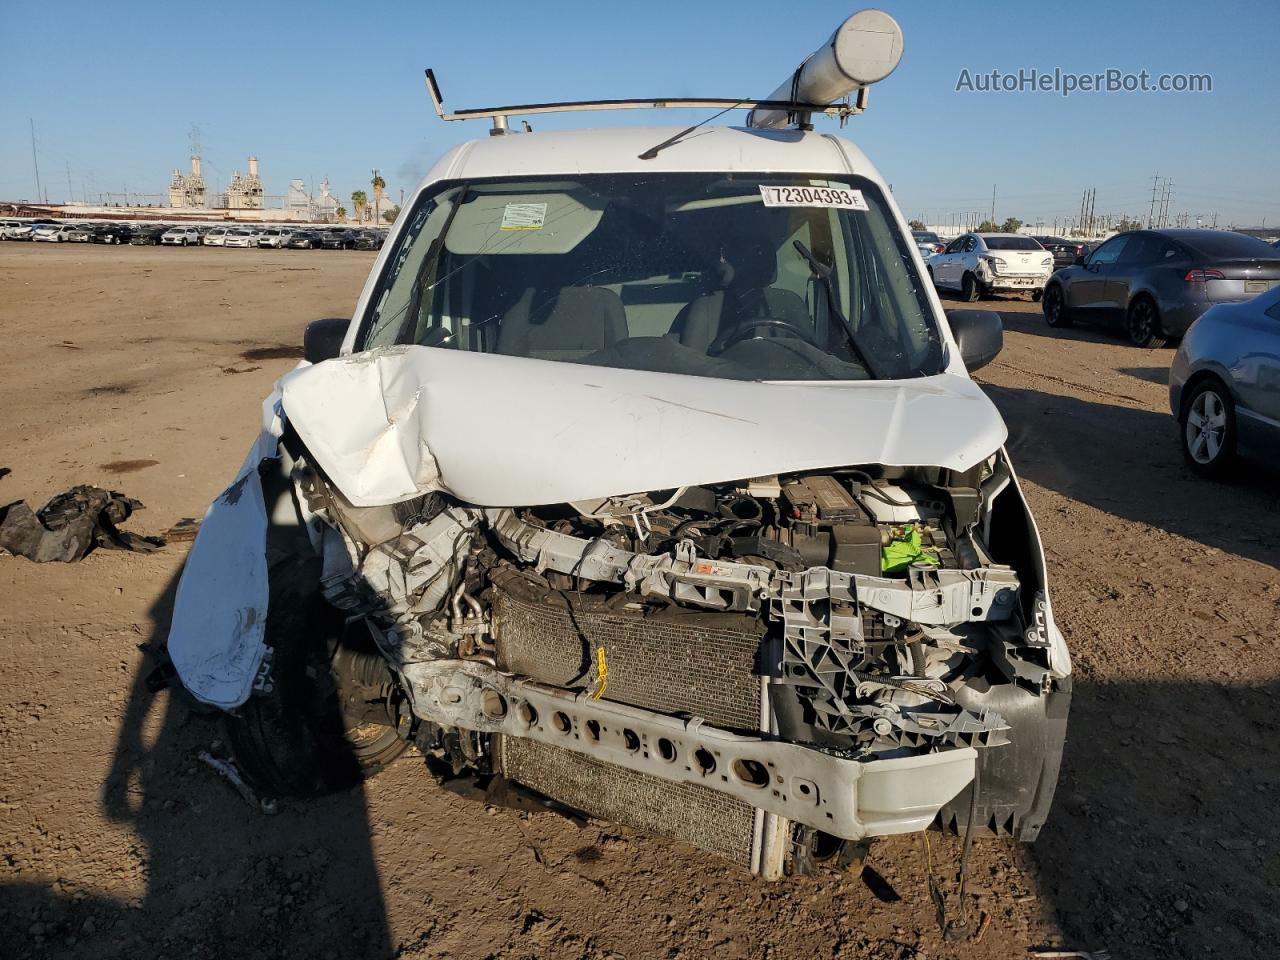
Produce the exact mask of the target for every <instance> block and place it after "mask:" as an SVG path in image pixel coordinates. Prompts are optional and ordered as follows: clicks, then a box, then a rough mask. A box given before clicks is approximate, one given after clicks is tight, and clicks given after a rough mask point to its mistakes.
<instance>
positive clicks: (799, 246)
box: [791, 240, 884, 380]
mask: <svg viewBox="0 0 1280 960" xmlns="http://www.w3.org/2000/svg"><path fill="white" fill-rule="evenodd" d="M791 243H792V246H794V247H795V248H796V252H797V253H799V254H800V256H802V257H804V258H805V260H806V261H808V263H809V269H810V270H812V271H813V275H814V276H815V277H817V278H818V280H820V281H821V282H822V287H823V289H824V290H826V291H827V309H828V310H829V311H831V313H832V315H833V316H834V317H835V318H836V319H837V320H839V321H840V326H841V327H842V328H843V329H844V335H845V337H846V338H847V339H848V341H849V346H850V348H851V349H852V350H853V352H854V354H855V355H856V356H857V358H858V360H859V361H861V363H862V365H863V366H864V367H866V368H867V372H868V373H870V374H871V376H872V377H874V378H875V379H876V380H883V379H884V378H883V377H882V376H881V375H880V371H878V370H877V369H876V368H875V365H874V364H872V362H871V358H870V357H868V356H867V354H866V353H865V352H864V351H863V349H862V347H860V346H858V335H857V334H856V333H854V332H853V325H852V324H851V323H849V318H848V317H846V316H845V315H844V311H843V310H841V309H840V307H839V305H838V304H837V303H836V290H835V285H834V284H832V282H831V268H830V267H829V266H827V265H826V264H825V263H823V262H822V261H821V260H819V259H818V258H817V257H815V256H814V255H813V252H812V251H811V250H810V249H809V248H808V247H806V246H805V245H804V244H803V243H801V242H800V241H799V240H793V241H791Z"/></svg>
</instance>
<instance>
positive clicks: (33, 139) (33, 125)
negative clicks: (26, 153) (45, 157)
mask: <svg viewBox="0 0 1280 960" xmlns="http://www.w3.org/2000/svg"><path fill="white" fill-rule="evenodd" d="M27 122H28V123H30V124H31V164H32V166H34V167H35V168H36V203H39V202H40V194H41V190H40V158H39V157H38V156H36V122H35V120H33V119H32V118H31V117H27Z"/></svg>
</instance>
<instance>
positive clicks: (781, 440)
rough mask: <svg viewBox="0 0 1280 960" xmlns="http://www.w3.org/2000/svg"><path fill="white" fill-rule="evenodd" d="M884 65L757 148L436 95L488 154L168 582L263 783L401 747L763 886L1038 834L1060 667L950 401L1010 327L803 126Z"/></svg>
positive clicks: (1010, 529) (182, 650) (870, 64)
mask: <svg viewBox="0 0 1280 960" xmlns="http://www.w3.org/2000/svg"><path fill="white" fill-rule="evenodd" d="M895 36H896V41H895V40H894V39H893V38H894V37H895ZM886 38H888V39H886ZM886 43H888V44H889V46H888V47H886V46H885V44H886ZM895 43H896V47H895V46H894V44H895ZM900 53H901V34H900V33H899V32H898V28H897V24H896V23H894V22H893V20H892V19H891V18H889V17H888V16H887V15H886V14H882V13H879V12H878V11H868V12H864V13H862V14H857V15H855V16H854V17H853V18H851V19H850V20H849V21H848V22H846V24H845V25H843V26H842V27H841V28H840V30H838V31H837V32H836V34H835V35H834V36H833V37H832V39H831V41H830V42H829V43H828V44H827V45H825V46H824V47H823V48H821V49H820V50H819V52H818V53H816V54H815V55H814V57H813V58H810V60H809V61H807V62H806V66H805V68H804V69H803V70H801V71H800V73H799V75H798V77H797V78H796V80H795V83H794V84H793V83H792V80H791V79H788V81H787V83H786V84H784V85H783V87H782V88H780V92H779V93H775V94H774V99H773V100H770V101H762V102H758V103H756V104H754V105H748V106H754V110H753V112H752V114H751V115H750V117H749V118H748V124H747V126H745V127H710V126H703V127H700V128H698V129H690V128H681V127H633V128H616V127H610V128H607V129H588V130H570V131H553V132H545V133H544V132H537V133H515V132H511V131H510V129H509V126H508V122H509V120H508V118H509V115H518V114H523V113H529V112H535V113H536V112H549V111H551V110H566V109H575V108H577V107H579V106H580V105H563V104H561V105H548V106H547V107H545V108H530V107H527V106H526V107H520V108H495V109H493V110H488V111H468V112H466V113H465V114H454V115H446V114H444V111H443V105H442V104H441V103H440V102H439V94H438V90H437V89H436V88H435V87H434V80H433V79H432V81H431V88H432V92H433V97H434V99H436V106H437V111H438V112H439V113H440V115H441V116H442V117H445V116H448V117H449V118H462V117H467V118H471V117H475V116H477V115H479V116H483V117H492V118H493V121H494V132H495V134H497V135H493V136H487V137H482V138H480V139H477V140H474V141H471V142H468V143H465V144H462V145H461V146H458V147H456V148H454V149H453V150H451V151H450V152H449V153H447V154H446V155H445V156H444V157H442V158H441V159H440V161H439V162H438V163H437V164H436V166H435V167H434V168H433V169H432V171H431V172H430V173H429V174H428V175H427V177H426V179H425V180H424V181H423V183H422V184H421V185H420V186H419V188H418V189H417V191H416V192H415V194H414V196H413V197H412V198H411V200H410V202H409V203H408V204H407V205H406V208H405V211H404V212H403V213H402V214H401V215H400V216H399V218H398V219H397V221H396V224H395V226H394V227H393V228H392V233H391V236H390V238H389V240H388V242H387V244H386V245H385V247H384V248H383V249H382V252H381V254H380V255H379V257H378V260H377V262H376V263H375V265H374V268H373V271H372V273H371V274H370V277H369V279H368V282H367V283H366V285H365V288H364V291H363V293H362V295H361V297H360V300H359V302H358V305H357V307H356V311H355V314H354V316H353V317H351V318H350V319H349V320H348V319H346V318H343V319H340V320H321V321H317V322H316V323H314V324H312V326H311V327H310V328H309V329H308V331H307V335H306V356H307V360H306V362H304V363H303V364H301V365H300V366H299V368H298V369H297V370H295V371H294V372H292V373H290V374H289V375H287V376H285V377H284V378H283V379H282V380H281V381H280V382H279V384H278V388H277V390H276V392H275V393H274V394H273V396H272V397H271V399H270V400H269V401H268V403H267V404H266V405H265V408H264V409H265V411H266V413H265V416H266V419H265V422H264V429H263V432H262V434H261V436H260V438H259V440H258V441H257V444H256V445H255V446H254V447H253V449H252V450H251V451H250V454H249V456H248V458H247V459H246V461H245V464H244V466H243V467H242V468H241V470H240V472H239V475H238V476H237V478H236V479H235V481H234V483H232V484H231V486H230V487H229V488H228V489H227V491H226V492H225V493H223V494H222V495H221V496H220V497H219V498H218V499H217V500H216V501H215V502H214V504H213V505H212V507H211V508H210V511H209V513H208V516H207V517H206V519H205V522H204V524H203V527H202V529H201V532H200V535H199V538H198V539H197V541H196V543H195V547H194V549H193V551H192V553H191V555H190V558H189V560H188V562H187V565H186V570H185V573H184V575H183V578H182V581H181V584H180V587H179V589H178V594H177V602H176V610H175V613H174V619H173V627H172V632H171V634H170V640H169V656H170V657H171V659H172V663H173V666H174V668H175V669H176V673H177V675H178V677H179V678H180V679H181V682H182V683H183V684H184V685H185V686H186V688H187V689H188V690H189V691H190V692H191V693H192V694H193V695H194V696H195V697H196V698H197V699H199V700H201V701H203V702H204V703H206V704H211V705H214V706H217V707H220V708H222V709H224V710H226V711H228V712H229V721H228V730H229V741H230V743H231V744H232V746H233V748H234V750H235V753H236V759H237V762H238V764H239V765H240V768H241V770H242V772H243V773H244V774H245V775H246V776H247V777H248V778H249V779H250V781H251V782H252V783H253V784H254V785H256V786H258V787H259V788H261V789H264V790H268V791H272V792H276V793H286V794H305V793H311V792H317V791H321V790H324V789H332V788H335V787H338V786H341V785H342V784H343V783H346V782H349V781H350V779H351V778H354V777H359V776H368V775H371V774H372V773H374V772H376V771H377V770H378V769H379V768H381V767H382V766H384V765H385V764H386V763H388V762H390V760H391V759H393V758H394V757H396V756H397V755H398V754H399V753H400V752H401V751H402V750H403V749H404V748H405V745H406V744H407V743H409V742H412V743H414V744H415V745H416V746H417V747H418V749H419V750H420V751H421V752H422V753H423V754H425V755H426V756H427V757H428V758H429V762H430V763H431V764H433V765H436V766H437V767H438V768H439V769H441V770H447V771H452V773H451V774H450V775H452V776H459V775H461V776H469V777H473V778H474V779H475V781H476V783H477V784H478V785H479V786H481V787H484V786H486V785H490V784H493V783H494V782H495V781H498V782H500V783H503V784H507V785H508V786H510V785H514V786H512V787H511V788H512V789H516V790H521V789H523V790H527V791H532V792H533V793H534V794H537V795H539V796H541V797H543V798H550V799H551V800H553V801H555V802H557V803H559V804H561V805H563V806H565V807H570V808H573V809H575V810H579V811H582V812H585V813H586V814H589V815H590V816H593V817H597V818H602V819H606V820H613V821H616V822H620V823H624V824H627V825H630V826H632V827H634V828H637V829H642V830H647V831H650V832H653V833H658V834H662V835H665V836H668V837H674V838H677V839H682V840H685V841H688V842H690V843H693V844H695V845H698V846H700V847H702V848H704V849H706V850H708V851H710V852H712V853H714V854H716V855H719V856H721V857H724V858H726V859H728V860H730V861H732V862H734V863H737V864H739V865H740V866H741V867H743V868H744V869H746V870H750V871H752V872H754V873H756V874H759V875H761V876H764V877H768V878H778V877H781V876H783V875H784V874H786V873H787V872H789V871H803V870H805V869H809V868H812V865H813V863H814V862H815V861H816V860H818V859H821V858H823V857H827V856H846V857H852V856H855V855H856V854H857V851H859V850H862V849H864V848H865V844H866V842H867V841H868V840H869V839H870V838H874V837H880V836H886V835H890V834H899V833H905V832H911V831H918V830H923V829H925V828H927V827H929V826H930V825H940V826H942V827H945V828H948V829H956V830H959V831H969V832H970V833H972V832H975V831H986V832H994V833H1008V834H1013V835H1015V836H1017V837H1020V838H1022V839H1024V840H1031V839H1034V838H1035V837H1036V835H1037V833H1038V832H1039V830H1040V828H1041V826H1042V824H1043V823H1044V820H1045V817H1046V815H1047V814H1048V810H1049V806H1050V801H1051V799H1052V796H1053V792H1054V786H1055V783H1056V779H1057V772H1058V765H1059V762H1060V758H1061V751H1062V746H1063V741H1064V735H1065V723H1066V713H1067V705H1068V703H1069V700H1070V695H1071V661H1070V658H1069V655H1068V652H1067V649H1066V647H1065V644H1064V642H1063V638H1062V635H1061V633H1060V632H1059V631H1058V629H1057V627H1056V626H1055V625H1054V620H1053V612H1052V607H1051V604H1050V600H1049V589H1048V583H1047V578H1046V572H1045V564H1044V556H1043V552H1042V549H1041V545H1040V540H1039V536H1038V534H1037V531H1036V525H1035V522H1034V520H1033V519H1032V517H1031V514H1030V512H1029V510H1028V506H1027V502H1026V500H1025V499H1024V497H1023V495H1022V492H1021V490H1020V489H1019V486H1018V482H1017V479H1016V477H1015V475H1014V471H1013V466H1012V464H1011V463H1010V460H1009V456H1008V454H1007V453H1006V451H1005V449H1004V442H1005V439H1006V435H1007V431H1006V428H1005V425H1004V423H1003V421H1002V420H1001V418H1000V415H999V413H998V412H997V410H996V408H995V407H994V405H993V404H992V403H991V401H990V400H988V399H987V397H986V396H985V394H984V393H983V391H982V390H981V389H980V388H979V387H978V385H977V384H976V383H974V381H973V380H972V379H970V376H969V374H970V371H971V370H974V369H976V368H978V367H980V366H982V365H983V364H984V363H987V362H989V361H990V360H991V359H992V358H993V357H994V356H995V355H996V353H997V352H998V351H999V349H1000V347H1001V344H1002V332H1001V326H1000V320H999V317H998V316H997V315H995V314H992V313H987V312H980V311H957V312H955V313H953V314H951V315H950V317H948V316H947V315H946V314H944V312H943V309H942V306H941V303H940V301H939V300H938V298H937V295H936V294H935V292H934V291H933V288H932V286H931V285H930V284H929V283H927V282H926V277H925V269H924V264H923V262H922V261H921V257H920V254H919V251H918V250H917V248H916V245H915V244H914V243H913V241H912V237H911V234H910V231H909V230H908V228H907V224H906V222H905V221H904V219H903V217H902V213H901V211H900V210H899V209H898V207H897V205H896V204H895V202H894V200H893V196H892V194H891V192H890V190H889V188H888V186H887V184H886V182H885V180H884V178H883V177H881V175H880V174H879V173H878V172H877V171H876V169H875V167H874V166H873V165H872V163H871V161H870V160H869V159H868V158H867V157H866V156H865V155H864V154H863V153H862V152H861V151H860V150H859V149H858V147H856V146H855V145H854V144H853V143H851V142H849V141H848V140H845V139H841V138H839V137H835V136H831V135H828V134H825V133H822V134H820V133H817V132H813V131H812V130H810V129H808V125H809V120H810V117H811V116H812V115H813V114H815V113H830V114H836V115H840V114H843V115H849V114H851V113H855V112H857V110H858V104H860V103H861V102H862V101H861V98H859V99H858V100H856V101H854V102H853V104H848V103H846V102H844V101H841V100H840V98H842V97H843V96H844V95H845V94H847V93H850V92H851V91H850V87H849V85H848V82H847V78H848V77H853V76H857V77H861V78H863V79H862V80H861V81H860V86H861V88H862V89H865V86H866V85H867V84H869V83H871V82H874V81H875V80H877V79H879V78H880V77H883V76H884V75H886V74H887V73H888V72H889V71H890V70H892V69H893V66H894V65H896V63H897V59H898V57H899V56H900ZM832 61H835V62H836V63H837V65H839V67H840V69H839V70H835V69H834V67H832ZM832 77H836V83H835V86H834V87H833V85H832V82H831V78H832ZM839 77H844V78H845V81H846V82H845V85H844V86H843V87H840V86H839V83H840V82H841V81H840V80H839ZM793 90H795V91H796V92H795V93H792V91H793ZM852 92H855V93H856V91H852ZM792 97H794V98H795V99H791V98H792ZM784 98H785V99H787V100H788V102H787V103H786V104H784V105H780V104H779V102H778V101H781V100H783V99H784ZM837 101H839V102H837ZM734 105H735V104H728V105H727V106H730V107H732V106H734ZM592 106H593V107H594V108H599V106H600V104H598V103H597V104H593V105H592ZM701 106H703V107H705V108H707V109H712V108H714V107H719V106H725V104H712V105H708V104H707V103H706V102H702V103H701ZM268 552H270V553H271V555H272V556H273V557H275V558H277V559H276V560H275V561H273V563H272V564H271V565H270V569H268V562H267V556H268ZM281 556H286V557H288V556H292V557H293V561H292V562H291V563H287V562H280V561H279V559H278V558H280V557H281ZM326 691H327V693H326ZM337 704H346V705H347V706H346V707H345V708H343V709H341V710H339V709H338V707H337V706H336V705H337ZM342 731H346V735H345V736H344V735H343V734H342ZM430 789H432V786H431V783H430V782H429V781H425V780H424V783H423V790H430ZM971 798H976V801H975V802H973V803H971V802H970V800H971Z"/></svg>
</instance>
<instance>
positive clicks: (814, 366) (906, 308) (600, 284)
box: [360, 174, 943, 381]
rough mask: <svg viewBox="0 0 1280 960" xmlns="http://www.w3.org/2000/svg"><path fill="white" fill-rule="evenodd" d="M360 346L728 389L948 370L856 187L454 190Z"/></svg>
mask: <svg viewBox="0 0 1280 960" xmlns="http://www.w3.org/2000/svg"><path fill="white" fill-rule="evenodd" d="M360 343H361V347H362V349H369V348H372V347H377V346H385V345H389V344H419V345H422V346H429V347H440V348H445V349H453V350H472V351H479V352H484V353H498V354H505V355H507V356H518V357H529V358H532V359H538V360H556V361H566V362H573V363H585V364H592V365H596V366H605V367H624V368H630V369H635V370H651V371H658V372H665V373H681V374H691V375H695V376H706V377H720V378H727V379H735V380H784V381H785V380H865V379H881V380H882V379H899V378H908V377H920V376H928V375H931V374H935V373H939V372H940V371H941V369H942V366H943V349H942V344H941V341H940V338H939V335H938V331H937V327H936V325H935V323H934V321H933V319H932V316H931V313H930V310H929V308H928V303H927V300H926V297H925V293H924V289H923V287H922V284H921V282H920V278H919V276H918V274H917V272H916V270H915V268H914V266H913V263H912V260H911V256H910V252H909V248H908V247H907V245H906V243H905V241H904V239H903V237H902V236H901V233H900V231H899V230H898V229H897V227H896V225H895V224H894V222H893V220H892V219H891V218H890V216H889V215H888V211H887V210H886V207H885V203H884V200H883V197H882V196H881V194H880V192H879V190H878V189H877V188H876V187H875V186H874V185H872V184H871V183H870V182H868V181H865V180H862V179H861V178H857V177H850V178H848V179H847V180H840V181H836V180H831V179H815V178H802V177H792V178H778V177H776V176H771V177H768V178H764V177H759V178H754V177H741V176H739V177H728V176H725V175H722V174H716V175H698V174H674V175H662V176H643V177H642V176H639V175H612V176H582V177H578V178H575V179H574V180H572V181H566V180H558V181H548V180H522V181H508V180H503V181H488V182H471V183H461V184H453V185H450V186H448V187H446V188H445V189H444V190H443V191H440V192H437V193H435V194H433V195H431V196H428V197H424V198H422V199H420V200H419V202H418V203H417V205H416V207H415V209H414V210H413V211H412V212H411V214H410V221H409V223H408V225H407V229H406V230H405V232H404V234H403V235H402V238H401V240H400V242H399V244H398V246H397V248H396V249H395V250H394V251H393V252H392V255H391V257H390V258H389V260H388V264H387V267H386V269H385V270H384V273H383V275H382V277H381V278H380V281H379V286H378V288H377V290H376V291H375V295H374V297H373V298H372V300H371V307H370V311H369V315H368V316H367V317H366V318H365V320H364V325H363V331H362V335H361V339H360Z"/></svg>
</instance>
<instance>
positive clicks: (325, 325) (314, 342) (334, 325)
mask: <svg viewBox="0 0 1280 960" xmlns="http://www.w3.org/2000/svg"><path fill="white" fill-rule="evenodd" d="M350 325H351V320H350V319H349V318H347V317H326V318H325V319H323V320H313V321H311V322H310V323H308V324H307V329H306V330H304V331H303V333H302V356H303V358H304V359H305V360H306V361H307V363H320V362H321V361H323V360H332V359H333V358H334V357H336V356H337V355H338V351H339V350H341V349H342V341H343V340H344V339H346V336H347V327H349V326H350Z"/></svg>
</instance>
